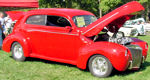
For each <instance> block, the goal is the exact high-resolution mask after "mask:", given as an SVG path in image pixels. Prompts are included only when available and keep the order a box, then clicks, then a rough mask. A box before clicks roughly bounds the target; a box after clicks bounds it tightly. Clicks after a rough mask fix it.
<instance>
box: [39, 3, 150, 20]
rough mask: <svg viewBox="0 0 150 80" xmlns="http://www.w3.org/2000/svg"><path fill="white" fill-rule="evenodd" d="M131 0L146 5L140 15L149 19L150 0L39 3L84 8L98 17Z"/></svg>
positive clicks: (58, 6)
mask: <svg viewBox="0 0 150 80" xmlns="http://www.w3.org/2000/svg"><path fill="white" fill-rule="evenodd" d="M130 1H138V2H140V3H141V4H142V5H143V6H144V7H145V11H143V12H142V13H141V14H139V15H138V17H144V18H145V19H146V20H147V21H149V14H150V0H39V5H40V8H75V9H83V10H87V11H90V12H92V13H94V14H95V15H96V16H97V17H101V16H103V15H105V14H106V13H108V12H110V11H112V10H114V9H115V8H117V7H119V6H121V5H123V4H125V3H127V2H130ZM136 17H137V16H136Z"/></svg>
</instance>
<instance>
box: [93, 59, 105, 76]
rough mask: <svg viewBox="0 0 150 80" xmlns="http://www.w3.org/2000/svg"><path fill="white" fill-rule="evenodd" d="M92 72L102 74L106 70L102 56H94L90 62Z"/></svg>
mask: <svg viewBox="0 0 150 80" xmlns="http://www.w3.org/2000/svg"><path fill="white" fill-rule="evenodd" d="M92 69H93V72H94V73H95V74H97V75H104V74H105V73H106V72H107V71H108V64H107V61H106V59H104V58H103V57H96V58H95V59H93V62H92Z"/></svg>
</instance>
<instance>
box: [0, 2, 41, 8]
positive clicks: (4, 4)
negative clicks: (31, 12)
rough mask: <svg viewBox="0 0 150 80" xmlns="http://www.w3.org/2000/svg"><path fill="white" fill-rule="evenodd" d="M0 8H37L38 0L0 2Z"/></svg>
mask: <svg viewBox="0 0 150 80" xmlns="http://www.w3.org/2000/svg"><path fill="white" fill-rule="evenodd" d="M0 7H29V8H33V7H36V8H38V7H39V4H38V0H0Z"/></svg>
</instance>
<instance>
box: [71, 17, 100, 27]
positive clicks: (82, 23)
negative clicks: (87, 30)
mask: <svg viewBox="0 0 150 80" xmlns="http://www.w3.org/2000/svg"><path fill="white" fill-rule="evenodd" d="M96 20H97V18H96V17H95V16H93V15H80V16H74V17H73V21H74V23H75V24H76V26H77V27H86V26H88V25H89V24H91V23H93V22H94V21H96Z"/></svg>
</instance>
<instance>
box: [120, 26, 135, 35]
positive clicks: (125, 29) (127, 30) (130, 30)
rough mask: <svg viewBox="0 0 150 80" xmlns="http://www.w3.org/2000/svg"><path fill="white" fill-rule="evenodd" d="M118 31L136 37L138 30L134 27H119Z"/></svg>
mask: <svg viewBox="0 0 150 80" xmlns="http://www.w3.org/2000/svg"><path fill="white" fill-rule="evenodd" d="M119 31H120V32H123V33H124V36H128V37H130V36H132V37H136V36H138V31H137V28H134V27H121V28H120V29H119Z"/></svg>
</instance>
